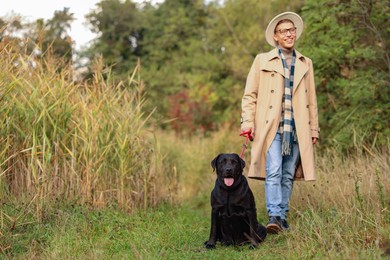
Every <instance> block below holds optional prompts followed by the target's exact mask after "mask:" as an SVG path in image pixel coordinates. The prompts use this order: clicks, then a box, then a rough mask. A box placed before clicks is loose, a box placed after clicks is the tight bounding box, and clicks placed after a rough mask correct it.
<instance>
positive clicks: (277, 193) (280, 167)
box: [265, 133, 299, 219]
mask: <svg viewBox="0 0 390 260" xmlns="http://www.w3.org/2000/svg"><path fill="white" fill-rule="evenodd" d="M298 161H299V145H298V143H294V144H293V147H292V154H290V155H289V156H282V137H281V134H280V133H277V134H276V136H275V138H274V140H273V142H272V144H271V146H270V148H269V150H268V153H267V160H266V172H267V176H266V178H265V197H266V207H267V211H268V215H269V216H280V218H281V219H286V213H287V211H288V210H289V208H288V202H289V200H290V196H291V192H292V189H293V180H294V174H295V169H296V166H297V164H298Z"/></svg>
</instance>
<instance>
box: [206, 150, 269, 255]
mask: <svg viewBox="0 0 390 260" xmlns="http://www.w3.org/2000/svg"><path fill="white" fill-rule="evenodd" d="M211 166H212V167H213V169H214V170H216V171H217V180H216V181H215V186H214V189H213V191H212V192H211V208H212V212H211V230H210V238H209V240H208V241H206V242H205V247H206V248H209V249H213V248H215V244H216V242H217V241H220V242H221V243H222V244H223V245H225V246H229V245H243V244H247V243H250V244H251V245H252V246H253V247H256V246H257V245H258V244H259V243H261V242H262V241H264V239H265V237H266V236H267V229H266V228H265V227H264V226H263V225H261V224H259V223H258V221H257V213H256V204H255V199H254V196H253V193H252V191H251V189H250V188H249V185H248V182H247V179H246V178H245V176H244V175H243V174H242V173H243V169H244V167H245V161H244V160H242V159H241V158H240V157H239V156H238V155H237V154H220V155H218V156H217V157H216V158H215V159H214V160H213V161H212V162H211Z"/></svg>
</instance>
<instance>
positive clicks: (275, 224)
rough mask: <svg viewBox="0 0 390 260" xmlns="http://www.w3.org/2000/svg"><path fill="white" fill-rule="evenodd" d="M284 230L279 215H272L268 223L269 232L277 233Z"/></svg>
mask: <svg viewBox="0 0 390 260" xmlns="http://www.w3.org/2000/svg"><path fill="white" fill-rule="evenodd" d="M280 231H282V226H281V222H280V217H279V216H271V217H270V218H269V221H268V224H267V232H268V233H270V234H277V233H279V232H280Z"/></svg>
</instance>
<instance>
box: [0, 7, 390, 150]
mask: <svg viewBox="0 0 390 260" xmlns="http://www.w3.org/2000/svg"><path fill="white" fill-rule="evenodd" d="M389 8H390V7H389V5H388V1H385V0H307V1H304V2H303V1H301V0H292V1H291V0H290V1H288V0H276V1H275V0H263V1H258V0H225V1H217V0H215V1H203V0H192V1H190V0H165V1H164V2H162V3H160V4H158V5H152V4H150V3H148V2H144V3H142V4H136V3H134V2H132V1H130V0H102V1H100V2H99V3H98V4H97V5H96V9H95V10H93V11H92V12H91V13H89V14H88V15H87V19H88V21H89V25H90V28H91V30H92V31H93V32H95V33H97V35H98V36H97V38H96V39H95V40H94V42H93V44H92V45H91V47H90V48H89V49H88V50H87V51H86V52H85V53H84V54H83V55H84V56H85V57H87V58H88V59H89V60H90V62H91V63H90V64H94V62H93V60H94V59H95V58H96V57H100V59H102V60H104V64H105V65H106V66H109V67H110V68H112V69H111V70H110V71H112V75H110V76H112V77H111V78H116V79H118V80H126V79H127V78H128V77H129V74H130V73H131V72H132V70H133V68H134V67H135V66H136V62H137V60H138V59H140V60H141V63H142V79H143V81H144V85H145V90H146V95H147V100H148V102H147V105H146V106H145V109H146V110H152V109H154V107H156V108H157V112H156V113H155V116H157V119H158V120H160V119H164V120H160V121H159V122H160V126H162V127H171V128H172V129H175V130H176V131H177V132H180V131H185V132H187V133H188V132H190V133H194V132H207V131H211V130H213V129H217V128H218V127H219V126H221V125H223V126H226V125H231V126H232V127H233V128H232V131H237V129H238V128H239V117H240V109H241V107H240V102H241V97H242V92H243V88H244V85H245V80H246V76H247V73H248V71H249V68H250V66H251V63H252V61H253V58H254V57H255V55H256V54H257V53H260V52H265V51H269V50H270V49H271V48H272V47H270V46H269V45H268V44H267V43H266V41H265V39H264V31H265V28H266V27H267V24H268V22H269V21H270V19H272V17H274V16H275V15H276V14H278V13H280V12H283V11H295V12H298V13H300V14H301V15H302V18H303V20H304V23H305V28H304V33H303V36H302V37H301V39H299V41H298V42H297V49H299V50H300V51H301V52H302V53H303V54H304V55H307V56H308V57H310V58H311V59H312V60H313V63H314V67H315V78H316V83H317V97H318V103H319V115H320V126H321V129H322V132H321V139H322V143H323V144H324V146H325V147H326V146H329V145H336V146H338V147H340V148H345V149H348V148H351V147H353V146H354V145H356V144H365V145H368V144H369V145H373V146H376V145H378V146H380V145H383V144H385V143H386V142H388V136H389V134H390V126H389V122H390V115H389V111H390V107H389V106H390V83H389V82H390V57H389V45H390V44H389V41H390V40H389V39H390V35H389V34H390V29H389V28H390V26H389V19H390V10H389ZM72 19H73V16H72V14H71V13H69V10H67V9H64V11H63V12H57V13H55V15H54V17H53V19H51V20H49V21H47V22H45V21H43V20H38V21H37V22H36V24H35V27H34V28H35V30H32V29H30V33H31V35H35V40H36V41H37V42H41V43H42V42H43V43H44V44H43V45H42V46H43V50H45V49H48V48H49V46H50V47H51V48H53V49H54V50H55V53H57V54H59V56H65V57H68V58H69V56H67V54H69V53H70V52H69V49H70V48H71V45H69V44H70V42H71V39H70V38H69V36H67V34H66V32H67V30H68V29H69V26H70V21H72ZM4 24H5V21H4V20H0V26H1V27H2V28H3V29H2V30H1V31H0V37H1V41H2V45H3V46H4V45H5V44H4V43H5V42H7V40H8V41H10V40H12V41H16V42H17V41H19V39H18V38H17V37H15V38H10V33H9V32H11V31H12V32H15V31H18V30H20V28H21V27H23V25H22V24H21V23H17V22H15V23H13V24H8V25H7V26H4ZM4 28H6V29H4ZM43 36H44V37H43ZM33 38H34V37H33ZM19 45H20V44H19ZM88 66H89V69H90V72H91V73H90V74H89V75H88V77H91V76H93V74H92V73H93V68H92V67H91V66H90V65H88ZM164 122H169V123H168V124H164Z"/></svg>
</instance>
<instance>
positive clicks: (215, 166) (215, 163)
mask: <svg viewBox="0 0 390 260" xmlns="http://www.w3.org/2000/svg"><path fill="white" fill-rule="evenodd" d="M220 155H221V154H218V155H217V157H215V158H214V160H212V161H211V167H213V171H215V168H217V161H218V157H219V156H220Z"/></svg>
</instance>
